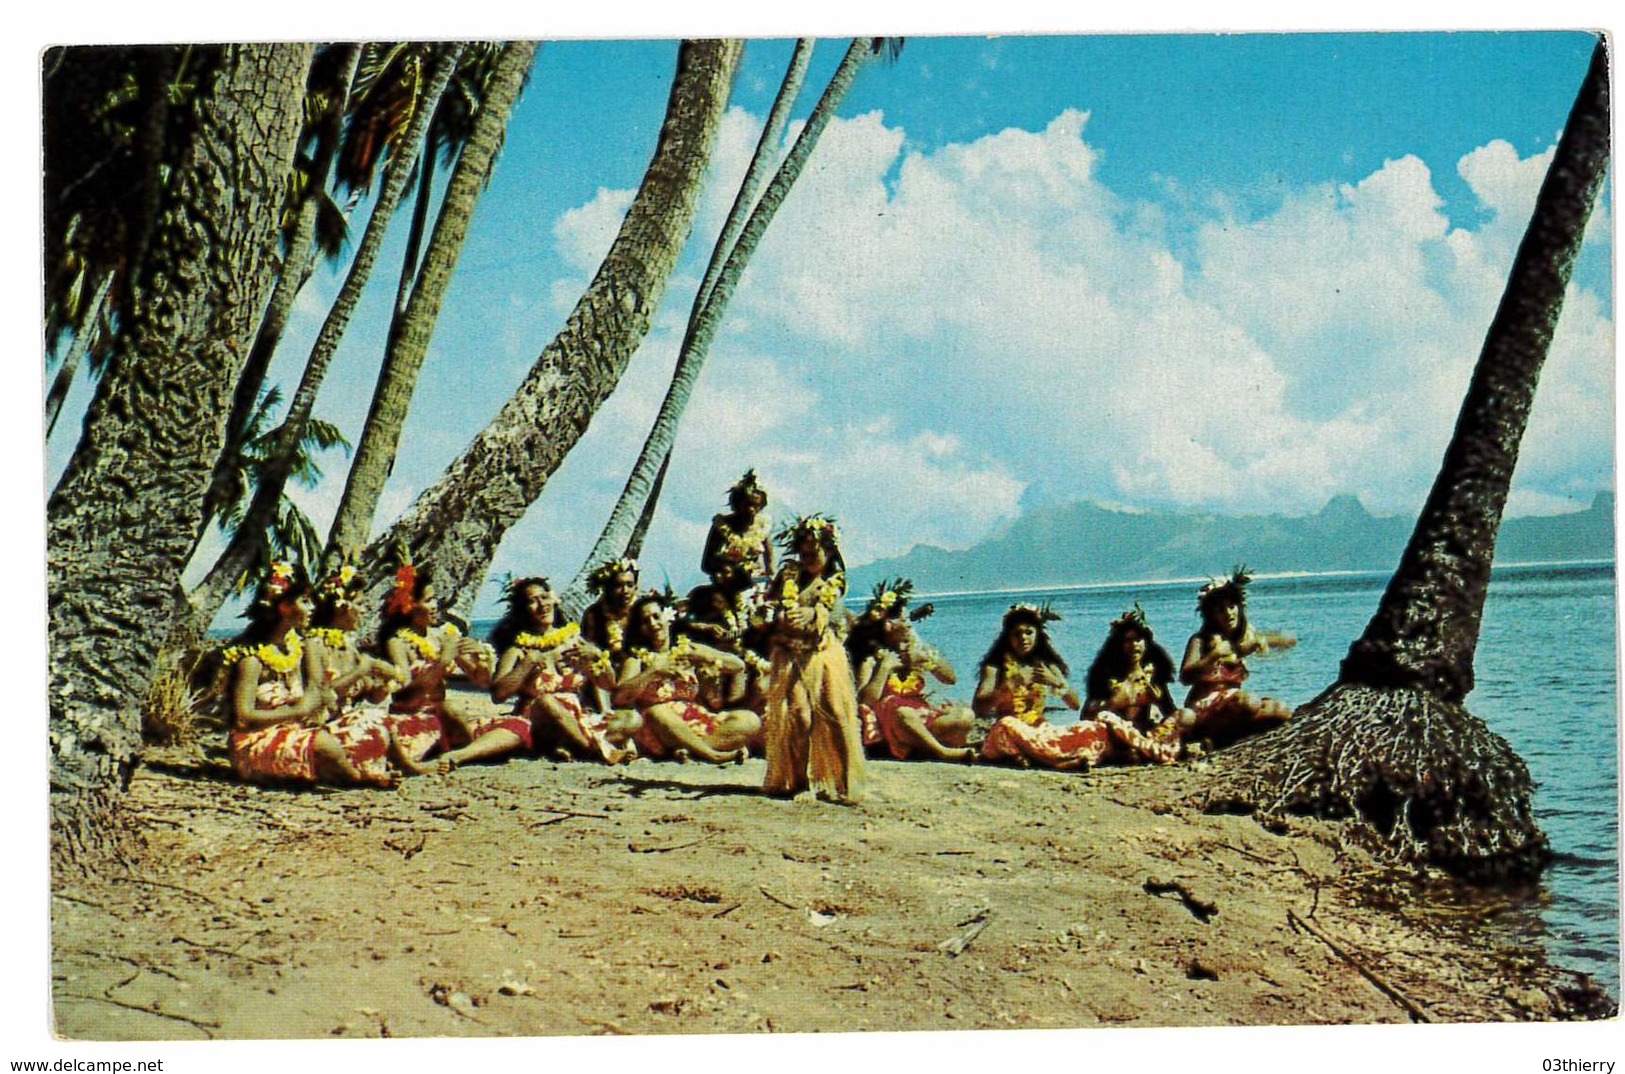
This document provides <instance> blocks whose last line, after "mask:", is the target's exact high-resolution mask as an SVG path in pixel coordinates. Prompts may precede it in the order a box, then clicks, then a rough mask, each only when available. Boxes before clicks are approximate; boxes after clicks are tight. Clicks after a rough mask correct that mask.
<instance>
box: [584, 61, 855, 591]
mask: <svg viewBox="0 0 1625 1074" xmlns="http://www.w3.org/2000/svg"><path fill="white" fill-rule="evenodd" d="M803 47H805V49H806V51H807V52H808V53H811V51H812V48H811V43H810V42H800V43H798V44H797V47H796V57H793V58H792V60H791V68H790V73H789V74H786V75H785V82H784V87H783V88H782V89H781V90H780V93H779V99H778V100H777V101H775V102H774V105H773V112H772V113H770V114H769V117H768V122H767V125H766V126H764V127H763V129H762V139H761V141H760V142H758V143H757V146H756V154H755V156H754V157H753V158H752V160H751V168H752V169H753V170H765V167H766V158H767V151H768V149H769V145H770V143H769V137H770V135H771V139H772V142H774V143H776V142H777V141H778V137H779V130H782V128H783V123H784V120H785V119H786V118H788V114H789V110H790V105H791V103H793V96H791V99H789V100H786V95H787V94H786V91H791V92H792V93H793V87H792V79H793V78H794V79H795V80H796V83H797V84H798V85H799V77H798V75H804V74H805V61H803V66H802V67H801V69H800V71H799V72H798V70H797V67H796V63H795V60H796V58H799V57H800V56H801V52H802V49H803ZM875 54H876V42H875V41H874V39H872V38H860V39H858V40H856V41H853V42H852V45H851V47H850V48H848V49H847V50H846V55H845V56H844V57H843V58H842V60H841V63H840V66H839V67H837V68H836V69H835V74H834V75H833V76H831V78H830V81H829V85H828V86H826V87H825V88H824V93H823V95H822V96H820V97H819V99H818V104H817V105H816V106H814V108H813V111H812V115H810V116H808V117H807V124H806V126H804V127H803V128H802V129H801V134H800V136H798V137H797V138H796V143H795V145H794V146H792V147H791V149H790V152H789V154H788V155H786V156H785V158H784V162H783V163H782V164H780V165H779V169H778V171H777V172H775V173H774V175H773V181H772V182H771V183H769V184H768V186H767V189H766V190H765V191H764V192H763V193H762V198H761V201H760V202H758V203H757V204H756V207H755V208H754V209H753V210H751V212H750V215H749V218H748V219H747V220H746V221H745V223H744V224H743V226H742V227H740V228H739V229H738V235H739V238H738V241H737V242H735V243H733V245H732V246H731V247H725V246H724V245H723V244H724V242H725V241H726V240H727V239H728V238H729V233H728V229H727V228H724V229H723V234H722V237H721V238H719V239H718V240H717V246H716V249H715V250H713V251H712V254H711V267H710V268H708V269H707V271H706V281H705V282H704V283H702V284H701V286H700V290H699V293H698V294H697V295H696V296H695V299H694V307H693V309H692V310H691V312H690V313H689V321H688V330H687V332H686V333H685V334H684V337H683V344H682V347H681V349H680V350H679V351H678V354H677V366H676V368H675V369H674V370H673V371H672V378H671V386H670V387H669V388H667V389H666V397H665V399H663V400H662V401H661V404H660V411H659V413H658V414H656V416H655V422H654V427H653V428H652V429H650V430H649V436H648V438H647V439H646V440H645V441H644V443H643V450H642V451H641V452H640V453H639V455H638V459H637V462H635V463H633V465H632V472H631V474H630V475H629V476H628V477H627V479H626V486H625V487H624V488H623V489H622V490H621V496H620V499H619V500H617V501H616V503H615V507H614V509H613V510H612V511H611V512H610V516H609V521H608V522H606V523H605V524H604V530H603V532H602V533H600V534H599V535H598V541H597V543H596V544H594V545H593V548H592V551H591V552H589V553H588V555H587V558H586V560H585V561H584V562H583V563H582V565H581V569H580V570H578V571H577V572H576V576H575V578H574V579H572V580H571V582H570V585H569V588H568V589H567V590H566V591H565V594H564V598H563V604H564V609H565V614H566V615H572V616H574V615H579V614H580V612H581V608H582V605H583V604H584V603H585V594H586V584H587V575H588V574H589V573H590V572H591V571H592V569H593V568H594V567H595V566H597V565H598V564H599V563H602V562H604V561H605V560H608V559H613V558H614V557H616V556H618V555H620V554H621V549H623V548H624V547H625V546H626V545H627V544H628V539H629V537H630V536H631V534H632V531H633V529H634V527H635V526H636V524H637V520H638V519H639V518H640V517H642V516H643V514H644V510H643V508H644V504H645V502H646V501H647V500H648V499H649V498H650V494H651V490H652V489H653V488H654V481H655V475H656V474H657V473H659V472H660V471H661V469H662V467H663V466H664V465H665V461H666V459H667V458H668V457H669V456H670V454H671V450H672V446H673V444H674V443H675V442H676V439H677V426H678V423H679V422H681V421H682V417H683V411H684V410H686V409H687V408H688V401H689V399H690V398H691V397H692V396H693V394H694V385H695V383H696V382H698V380H699V377H700V372H701V370H703V369H704V368H705V359H706V358H707V356H708V355H709V354H710V350H711V341H712V340H713V339H714V338H715V337H716V334H717V329H718V327H719V326H720V325H721V324H722V318H723V315H724V314H725V313H726V312H727V309H728V302H729V300H730V299H732V297H733V292H734V288H735V287H737V286H738V284H739V278H740V276H741V275H743V274H744V271H745V265H746V264H747V263H749V261H750V258H751V255H753V254H754V253H755V252H756V248H757V246H759V245H760V244H761V241H762V237H763V236H764V235H766V234H767V228H768V225H769V224H771V223H772V222H773V217H774V215H775V214H776V213H777V212H778V210H779V206H780V205H782V204H783V203H784V199H785V197H786V196H787V195H788V194H789V193H790V188H791V187H792V186H794V185H795V182H796V180H797V179H798V178H800V176H801V172H802V169H803V168H805V167H806V165H807V161H808V160H810V159H811V158H812V153H813V150H814V149H815V148H817V146H818V139H819V138H820V137H821V136H822V135H823V133H824V128H825V127H827V126H829V121H830V120H831V119H832V118H833V117H834V115H835V110H836V109H837V108H838V107H840V104H841V101H842V100H843V99H844V98H845V97H846V93H847V90H849V89H850V88H851V86H852V82H853V80H854V79H856V78H857V76H858V71H859V69H860V68H862V66H863V65H864V63H865V62H866V61H868V60H869V59H871V58H872V57H873V56H875ZM775 119H776V120H777V122H778V125H779V130H774V129H773V127H774V122H775ZM750 184H751V176H750V173H749V172H747V173H746V180H745V185H746V187H749V185H750ZM746 196H747V191H746V189H745V188H742V189H741V190H740V197H739V199H738V200H736V201H735V202H734V207H733V212H732V213H730V217H732V216H735V215H738V216H743V204H744V203H745V202H746ZM731 222H732V221H731V220H730V223H731ZM719 263H720V264H721V268H720V270H718V269H717V266H718V264H719ZM708 285H709V286H708Z"/></svg>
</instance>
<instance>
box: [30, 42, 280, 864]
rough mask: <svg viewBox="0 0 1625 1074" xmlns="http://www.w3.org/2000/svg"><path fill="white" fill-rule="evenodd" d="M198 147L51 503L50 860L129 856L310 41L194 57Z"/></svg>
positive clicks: (166, 197)
mask: <svg viewBox="0 0 1625 1074" xmlns="http://www.w3.org/2000/svg"><path fill="white" fill-rule="evenodd" d="M192 59H193V62H194V63H197V64H199V66H198V68H197V69H196V77H197V78H198V80H199V83H200V85H199V89H198V92H197V96H196V99H195V100H194V101H193V102H192V103H190V104H189V105H187V106H186V108H187V112H188V115H187V117H186V122H185V127H184V131H185V133H184V139H185V144H184V148H183V149H182V152H181V155H180V157H179V158H178V160H177V163H176V165H175V167H174V168H173V170H172V171H171V173H170V177H169V181H168V183H167V184H166V185H165V188H164V192H163V196H162V198H161V199H160V206H159V213H158V216H157V217H156V220H155V222H154V226H153V229H152V234H151V239H150V242H149V244H148V247H147V248H148V250H149V253H150V255H151V256H150V257H149V258H148V259H147V260H146V261H145V262H144V263H143V264H140V265H138V266H135V271H136V272H137V273H138V278H137V284H138V286H137V287H136V288H135V294H136V295H137V296H138V298H139V300H138V301H137V302H136V303H134V304H133V305H132V306H131V307H130V308H129V315H128V320H127V322H126V323H125V325H124V326H123V328H122V330H121V331H120V332H119V335H118V340H117V342H116V344H115V347H116V350H115V352H114V354H113V358H112V361H111V362H110V363H109V367H108V370H107V372H106V374H105V375H104V376H103V377H102V380H101V382H100V384H99V385H98V388H97V392H96V396H95V398H94V399H93V400H92V402H91V405H90V409H89V412H88V413H87V415H86V417H85V428H84V434H83V436H82V438H81V439H80V441H79V446H78V448H77V449H76V451H75V452H74V455H73V458H72V459H71V460H70V461H69V463H68V468H67V471H66V473H65V474H64V475H63V477H62V480H61V481H60V482H59V483H58V485H57V488H56V491H55V492H54V493H53V494H52V496H51V499H50V503H49V505H48V507H47V515H46V518H47V540H48V545H47V547H48V559H47V575H46V577H47V581H48V584H49V588H50V639H51V652H50V685H49V699H50V742H51V808H52V837H53V859H54V860H55V861H56V862H57V863H58V864H59V865H76V866H81V867H92V866H94V865H96V864H97V863H98V862H99V861H101V860H102V858H103V857H104V855H108V854H112V853H117V852H118V850H119V849H120V844H121V841H122V837H121V829H120V827H119V826H118V825H117V824H115V823H114V822H113V808H112V807H113V803H114V801H115V799H116V796H117V793H118V791H119V790H120V789H121V788H122V787H123V785H124V783H125V781H126V780H127V778H128V776H129V772H130V769H131V766H132V765H133V763H134V760H135V754H136V750H137V747H138V746H139V744H140V736H141V728H140V707H139V706H140V701H141V699H142V697H143V696H144V695H145V693H146V689H147V686H148V684H149V683H150V681H151V679H152V677H153V674H154V672H155V671H156V669H157V662H156V661H155V660H154V659H153V658H154V655H155V654H154V652H153V649H152V643H153V642H154V641H155V640H156V639H155V638H154V637H153V636H152V634H151V631H152V630H153V629H154V627H155V626H156V625H159V624H162V623H164V622H166V621H167V618H168V616H169V615H170V614H172V612H173V609H174V604H173V601H174V599H175V596H176V593H177V588H178V584H179V580H180V573H181V569H182V567H183V566H184V563H185V559H186V556H187V553H188V551H189V550H190V549H191V547H192V544H193V542H194V540H195V539H196V537H197V532H198V527H199V522H200V519H201V503H202V499H203V493H204V490H205V489H206V488H207V486H208V481H209V474H210V470H211V468H212V466H213V464H214V459H215V455H216V453H217V452H218V451H219V449H220V444H221V440H222V438H223V433H224V429H223V426H224V422H225V414H226V406H225V404H226V402H227V400H228V399H229V398H230V396H231V386H232V383H233V381H234V380H235V378H236V376H237V374H238V372H239V371H240V369H241V367H242V362H243V359H242V355H243V354H244V353H245V352H246V350H247V345H248V343H249V341H250V339H251V338H252V335H253V330H254V326H255V323H256V321H257V319H258V317H257V315H258V312H259V310H260V309H261V308H262V306H263V305H264V302H265V299H266V296H267V295H268V293H269V292H270V288H271V283H272V275H273V272H274V267H273V266H274V258H273V256H272V254H273V250H274V247H275V242H276V235H277V215H278V210H279V209H280V207H281V204H282V196H283V188H284V184H285V183H286V182H287V178H288V174H289V171H290V169H291V167H292V163H293V155H294V148H295V142H296V139H297V137H298V133H299V118H300V101H301V97H302V94H303V91H304V86H305V78H306V74H307V72H308V70H309V67H310V60H311V48H310V46H308V45H254V46H229V47H225V48H212V49H202V48H198V47H194V48H193V53H192Z"/></svg>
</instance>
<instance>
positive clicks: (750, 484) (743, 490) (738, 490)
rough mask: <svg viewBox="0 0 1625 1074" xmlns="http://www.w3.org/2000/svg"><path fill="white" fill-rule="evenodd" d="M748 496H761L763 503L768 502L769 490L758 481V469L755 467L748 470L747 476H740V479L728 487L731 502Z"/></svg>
mask: <svg viewBox="0 0 1625 1074" xmlns="http://www.w3.org/2000/svg"><path fill="white" fill-rule="evenodd" d="M746 496H760V497H761V498H762V502H763V503H766V502H767V490H766V489H764V488H763V487H762V486H761V485H760V484H759V483H758V482H757V480H756V469H755V468H754V467H752V468H751V469H749V470H746V471H745V476H744V477H742V478H740V479H739V480H738V481H735V482H734V483H733V484H732V485H731V486H729V488H728V500H729V502H730V503H732V502H733V501H734V500H736V499H743V498H744V497H746Z"/></svg>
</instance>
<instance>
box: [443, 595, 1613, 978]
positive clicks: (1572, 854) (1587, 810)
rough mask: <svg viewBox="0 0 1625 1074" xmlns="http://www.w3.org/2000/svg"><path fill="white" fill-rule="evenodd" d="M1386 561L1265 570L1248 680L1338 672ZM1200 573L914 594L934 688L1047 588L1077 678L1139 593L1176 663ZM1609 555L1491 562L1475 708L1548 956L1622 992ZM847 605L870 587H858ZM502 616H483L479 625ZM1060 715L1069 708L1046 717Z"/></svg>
mask: <svg viewBox="0 0 1625 1074" xmlns="http://www.w3.org/2000/svg"><path fill="white" fill-rule="evenodd" d="M1387 583H1388V573H1387V572H1359V573H1345V574H1329V575H1310V576H1295V577H1276V578H1268V577H1264V578H1258V579H1256V580H1255V581H1254V582H1253V584H1252V585H1251V586H1250V587H1248V617H1249V619H1250V621H1251V622H1252V624H1253V625H1254V626H1255V627H1256V628H1259V629H1265V630H1275V631H1281V632H1285V633H1290V634H1294V635H1296V636H1297V638H1298V644H1297V646H1296V647H1295V648H1293V649H1290V650H1286V651H1283V652H1279V653H1271V654H1269V655H1267V656H1265V657H1261V658H1260V657H1254V658H1252V659H1250V660H1249V661H1248V667H1249V669H1250V670H1251V672H1252V677H1251V678H1250V679H1249V680H1248V688H1249V689H1251V690H1256V691H1258V692H1259V693H1264V694H1269V695H1271V696H1274V697H1278V698H1280V699H1281V700H1283V701H1285V702H1287V703H1288V704H1291V705H1294V706H1296V705H1300V704H1302V703H1303V702H1305V701H1308V700H1309V699H1311V698H1312V697H1314V696H1315V695H1316V694H1318V693H1320V691H1321V690H1323V689H1324V688H1325V687H1327V686H1328V685H1330V684H1331V683H1332V682H1333V681H1335V680H1336V678H1337V669H1338V664H1339V663H1340V662H1341V661H1342V659H1343V656H1344V654H1345V653H1346V652H1347V651H1348V646H1349V643H1350V642H1351V641H1352V640H1354V638H1356V637H1358V636H1359V634H1360V632H1361V631H1362V630H1364V629H1365V625H1366V623H1367V622H1368V621H1369V620H1370V618H1371V615H1372V613H1373V612H1374V611H1375V610H1376V607H1377V603H1378V601H1379V600H1380V599H1381V596H1382V591H1383V588H1384V587H1385V586H1386V585H1387ZM1197 587H1198V583H1196V582H1192V581H1183V582H1146V583H1139V584H1131V585H1107V586H1087V587H1079V588H1071V589H1048V590H1030V591H1021V592H1011V593H967V594H954V595H948V596H934V597H920V598H916V605H918V604H919V603H923V602H925V601H926V600H929V601H930V602H931V603H932V604H933V605H934V606H935V608H936V613H935V614H934V615H933V616H931V617H930V618H929V619H927V620H925V621H924V622H922V623H921V624H919V633H920V635H921V636H922V637H923V638H924V639H925V640H926V641H928V642H930V643H931V644H932V645H933V646H935V647H936V648H937V649H938V650H939V651H940V652H941V653H942V655H943V656H945V657H946V658H947V659H948V660H949V662H951V663H952V664H953V666H954V668H955V670H956V671H957V672H958V678H959V682H958V684H957V685H956V686H953V687H948V688H943V687H937V689H936V693H937V694H938V695H939V696H946V697H949V698H953V699H957V700H961V701H964V702H966V703H969V701H970V697H971V693H972V692H973V690H974V689H975V685H976V670H977V666H978V665H979V664H980V662H981V659H982V656H983V654H984V653H986V651H987V649H988V646H989V645H991V644H992V642H993V639H994V637H995V636H996V635H997V633H998V629H999V622H1000V618H1001V617H1002V616H1003V614H1004V612H1005V610H1006V609H1007V608H1008V607H1009V606H1010V604H1011V603H1013V602H1015V601H1017V600H1021V601H1031V602H1044V601H1048V602H1049V603H1050V605H1051V607H1052V608H1053V609H1054V610H1055V611H1057V612H1059V613H1060V614H1061V615H1062V617H1063V618H1062V620H1061V621H1060V622H1058V623H1055V624H1053V625H1052V626H1051V627H1050V638H1051V640H1052V641H1053V642H1054V643H1055V647H1056V649H1057V650H1058V651H1059V652H1060V654H1061V655H1062V657H1064V658H1065V659H1066V661H1067V662H1068V664H1070V665H1071V669H1072V682H1073V684H1074V685H1075V686H1078V687H1079V688H1080V692H1081V688H1082V685H1083V681H1084V676H1085V673H1086V672H1087V671H1088V668H1089V664H1090V662H1091V661H1092V660H1093V659H1094V656H1095V653H1096V651H1097V650H1098V649H1099V647H1100V645H1101V643H1102V641H1104V639H1105V636H1106V629H1107V626H1108V625H1109V624H1110V622H1111V621H1112V620H1113V619H1114V618H1116V617H1117V616H1118V615H1120V614H1122V612H1124V611H1125V610H1127V609H1129V608H1131V607H1133V606H1134V604H1135V603H1136V602H1138V603H1139V605H1140V607H1141V608H1142V609H1143V610H1144V612H1145V614H1146V618H1147V620H1148V621H1149V623H1150V625H1151V628H1152V630H1153V631H1154V632H1155V634H1156V640H1157V642H1158V644H1160V645H1162V646H1163V648H1165V649H1167V650H1168V653H1169V655H1170V656H1171V657H1172V658H1173V659H1174V661H1175V663H1176V665H1177V663H1178V661H1179V658H1180V655H1181V654H1182V653H1183V651H1184V646H1185V642H1186V639H1187V638H1188V637H1189V636H1190V634H1191V632H1192V631H1194V630H1195V629H1196V626H1197V623H1198V620H1197V616H1196V590H1197ZM1614 594H1615V579H1614V567H1613V565H1612V564H1600V565H1561V566H1531V567H1503V568H1497V569H1496V571H1495V573H1494V575H1493V577H1492V580H1491V583H1490V594H1489V600H1488V603H1487V604H1486V606H1485V610H1484V623H1483V629H1482V632H1481V634H1480V637H1479V644H1478V651H1477V657H1476V661H1475V672H1476V678H1477V686H1476V688H1475V689H1474V691H1473V692H1472V694H1471V695H1469V697H1468V698H1467V707H1468V709H1469V710H1470V711H1471V712H1473V713H1474V714H1475V715H1477V716H1478V717H1479V718H1480V719H1482V720H1484V721H1485V722H1486V723H1487V724H1489V726H1490V727H1491V728H1493V729H1494V730H1495V731H1497V732H1498V733H1500V734H1501V735H1503V736H1504V737H1505V738H1506V739H1507V740H1508V741H1509V742H1511V743H1512V746H1513V748H1514V749H1516V750H1517V751H1518V754H1519V755H1520V756H1521V757H1523V759H1524V760H1525V761H1526V762H1527V763H1528V765H1529V768H1530V771H1531V774H1532V775H1533V777H1534V779H1535V783H1536V790H1535V811H1536V814H1537V816H1538V819H1539V822H1540V824H1541V827H1542V828H1543V829H1544V830H1545V832H1546V834H1547V836H1548V837H1549V838H1550V840H1551V844H1552V849H1553V851H1554V853H1555V860H1554V861H1553V863H1552V865H1551V866H1550V868H1549V869H1548V870H1547V871H1546V873H1545V876H1544V880H1543V883H1542V885H1541V889H1540V891H1539V892H1538V893H1536V894H1535V895H1533V896H1531V897H1530V901H1531V903H1532V905H1531V909H1532V910H1534V911H1535V912H1536V913H1537V914H1538V920H1539V922H1540V931H1541V932H1542V933H1543V936H1542V939H1543V942H1544V943H1545V944H1546V947H1547V950H1548V952H1549V953H1550V955H1551V956H1552V958H1553V960H1554V961H1555V962H1556V963H1557V964H1559V965H1562V966H1566V967H1568V968H1570V969H1575V970H1579V971H1582V972H1585V973H1589V974H1591V975H1592V976H1593V977H1595V978H1596V979H1597V980H1599V981H1600V982H1602V983H1603V984H1604V986H1605V987H1606V988H1607V989H1608V991H1609V993H1610V994H1611V995H1613V996H1616V997H1617V996H1618V995H1619V984H1620V974H1619V949H1620V916H1619V784H1618V769H1617V765H1618V726H1619V720H1618V703H1617V696H1618V667H1617V661H1616V655H1615V654H1616V652H1617V647H1616V643H1615V631H1616V626H1615V612H1614V609H1615V595H1614ZM852 603H853V604H854V605H855V606H856V607H855V609H854V610H861V609H862V605H863V601H861V600H858V599H854V600H853V601H852ZM492 625H494V623H493V622H490V621H486V622H480V623H476V624H475V626H474V629H475V632H476V633H477V634H478V635H479V636H481V637H484V636H485V635H486V634H487V633H488V632H489V630H490V628H491V626H492ZM1052 719H1054V720H1056V721H1058V722H1067V721H1069V720H1070V719H1072V717H1071V716H1070V715H1069V714H1058V715H1054V716H1052Z"/></svg>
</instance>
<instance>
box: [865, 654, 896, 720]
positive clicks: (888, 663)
mask: <svg viewBox="0 0 1625 1074" xmlns="http://www.w3.org/2000/svg"><path fill="white" fill-rule="evenodd" d="M899 666H900V663H899V661H898V659H897V655H896V654H895V653H893V652H892V651H891V650H890V649H882V650H880V651H879V652H877V653H876V654H875V655H874V656H869V657H865V658H864V660H863V663H862V664H861V665H859V667H858V700H859V701H861V702H863V703H864V704H865V705H870V706H873V705H876V704H878V703H879V702H880V698H881V695H882V694H884V692H885V690H886V677H887V676H889V675H890V674H891V673H892V672H893V671H895V670H896V669H897V668H898V667H899Z"/></svg>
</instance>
